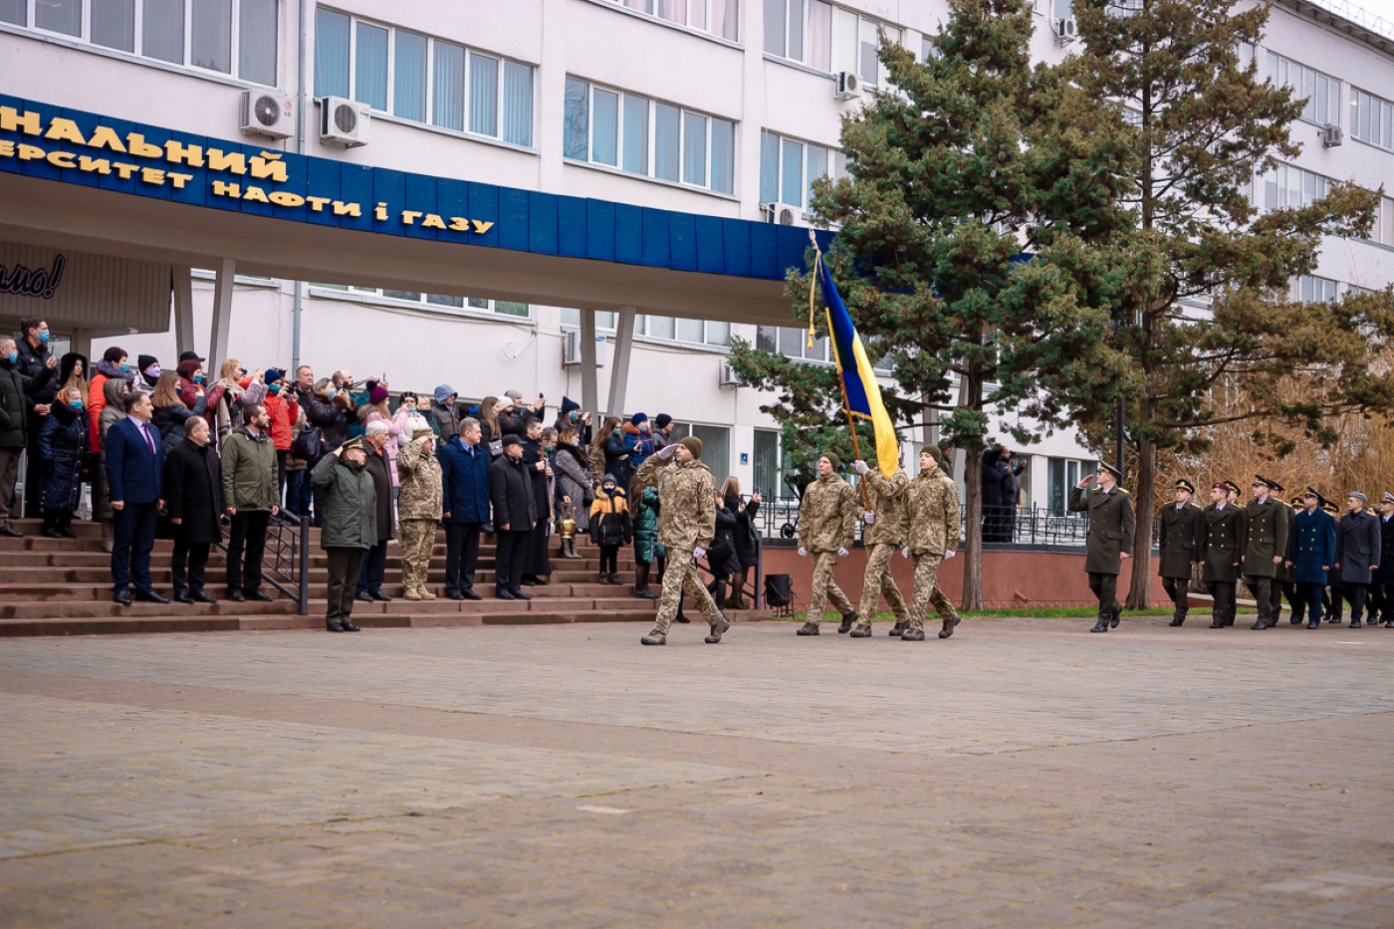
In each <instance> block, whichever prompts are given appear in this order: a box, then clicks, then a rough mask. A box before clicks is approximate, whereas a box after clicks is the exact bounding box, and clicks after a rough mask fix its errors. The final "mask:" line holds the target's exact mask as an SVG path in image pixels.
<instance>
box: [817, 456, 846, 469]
mask: <svg viewBox="0 0 1394 929" xmlns="http://www.w3.org/2000/svg"><path fill="white" fill-rule="evenodd" d="M818 457H819V458H826V459H828V464H830V465H832V466H833V471H838V470H839V469H841V468H842V459H841V458H839V457H837V456H836V455H834V454H833V453H832V452H824V453H823V454H821V455H819V456H818Z"/></svg>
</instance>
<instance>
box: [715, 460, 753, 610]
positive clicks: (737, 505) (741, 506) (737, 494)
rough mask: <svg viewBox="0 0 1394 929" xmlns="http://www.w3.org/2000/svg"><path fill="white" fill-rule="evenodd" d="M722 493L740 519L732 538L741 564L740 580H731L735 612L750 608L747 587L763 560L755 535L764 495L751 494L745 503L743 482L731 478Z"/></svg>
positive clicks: (722, 486)
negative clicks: (761, 497)
mask: <svg viewBox="0 0 1394 929" xmlns="http://www.w3.org/2000/svg"><path fill="white" fill-rule="evenodd" d="M721 493H722V495H723V496H724V497H725V498H726V509H727V510H729V511H730V512H732V513H734V514H735V516H736V526H735V528H734V529H732V530H731V538H732V540H733V541H734V542H735V544H736V559H737V560H738V561H739V562H740V568H739V569H738V570H739V577H736V576H733V577H732V579H731V587H732V590H731V602H730V606H731V608H732V609H734V610H744V609H746V604H745V596H744V591H745V585H746V584H747V583H749V581H750V569H751V568H753V567H755V565H756V564H757V563H758V562H759V560H760V552H759V550H758V549H757V548H756V547H755V535H756V533H758V532H759V529H758V528H757V527H756V525H755V514H756V513H758V512H759V510H760V495H759V494H751V496H750V499H749V500H748V501H745V502H742V501H741V482H740V480H739V479H738V478H735V477H728V478H727V479H726V483H724V484H722V485H721Z"/></svg>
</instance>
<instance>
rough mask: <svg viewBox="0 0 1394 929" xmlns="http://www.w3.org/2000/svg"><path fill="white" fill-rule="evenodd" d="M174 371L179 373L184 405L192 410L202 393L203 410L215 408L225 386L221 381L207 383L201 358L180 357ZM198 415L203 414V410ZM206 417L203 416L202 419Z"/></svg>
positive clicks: (180, 393) (180, 392)
mask: <svg viewBox="0 0 1394 929" xmlns="http://www.w3.org/2000/svg"><path fill="white" fill-rule="evenodd" d="M176 371H177V373H178V375H179V399H180V400H182V401H184V406H186V407H188V408H189V409H191V410H192V409H193V408H194V407H195V406H196V405H197V404H198V402H199V396H200V394H202V396H203V410H204V411H207V410H209V409H217V406H218V401H219V400H221V399H223V392H224V391H225V390H226V389H227V388H226V387H225V386H224V385H223V384H222V382H221V381H220V382H218V383H216V384H210V383H208V376H207V375H206V374H205V373H204V371H203V359H202V358H199V357H197V356H195V357H193V358H184V359H181V360H180V362H179V367H178V368H177V369H176ZM156 386H158V385H156ZM199 415H200V416H203V412H202V411H201V412H200V413H199ZM207 418H208V417H207V416H204V419H207ZM208 425H209V426H210V427H211V426H212V425H213V424H212V422H209V424H208Z"/></svg>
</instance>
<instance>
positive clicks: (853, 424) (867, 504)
mask: <svg viewBox="0 0 1394 929" xmlns="http://www.w3.org/2000/svg"><path fill="white" fill-rule="evenodd" d="M837 383H838V385H839V386H841V388H842V412H844V413H846V414H847V425H848V427H849V428H850V429H851V430H852V454H854V455H856V456H857V460H858V461H861V460H862V450H861V448H860V446H858V444H857V421H856V420H855V419H853V418H852V411H851V410H850V409H848V406H847V385H846V384H845V383H844V382H843V380H842V372H840V371H839V372H838V375H837ZM857 483H858V484H860V485H861V488H862V505H863V507H864V508H865V509H868V510H869V509H871V497H870V495H868V493H867V490H866V475H862V479H861V480H860V481H858V482H857Z"/></svg>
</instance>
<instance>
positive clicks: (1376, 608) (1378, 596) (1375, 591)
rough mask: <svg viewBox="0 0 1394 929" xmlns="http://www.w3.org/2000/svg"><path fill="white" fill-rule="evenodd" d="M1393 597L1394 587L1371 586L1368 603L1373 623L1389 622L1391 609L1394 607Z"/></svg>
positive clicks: (1383, 585)
mask: <svg viewBox="0 0 1394 929" xmlns="http://www.w3.org/2000/svg"><path fill="white" fill-rule="evenodd" d="M1391 595H1394V587H1390V586H1387V585H1385V584H1371V585H1370V594H1369V599H1368V602H1369V606H1370V622H1371V623H1378V622H1388V621H1389V617H1390V608H1391V607H1394V599H1391Z"/></svg>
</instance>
